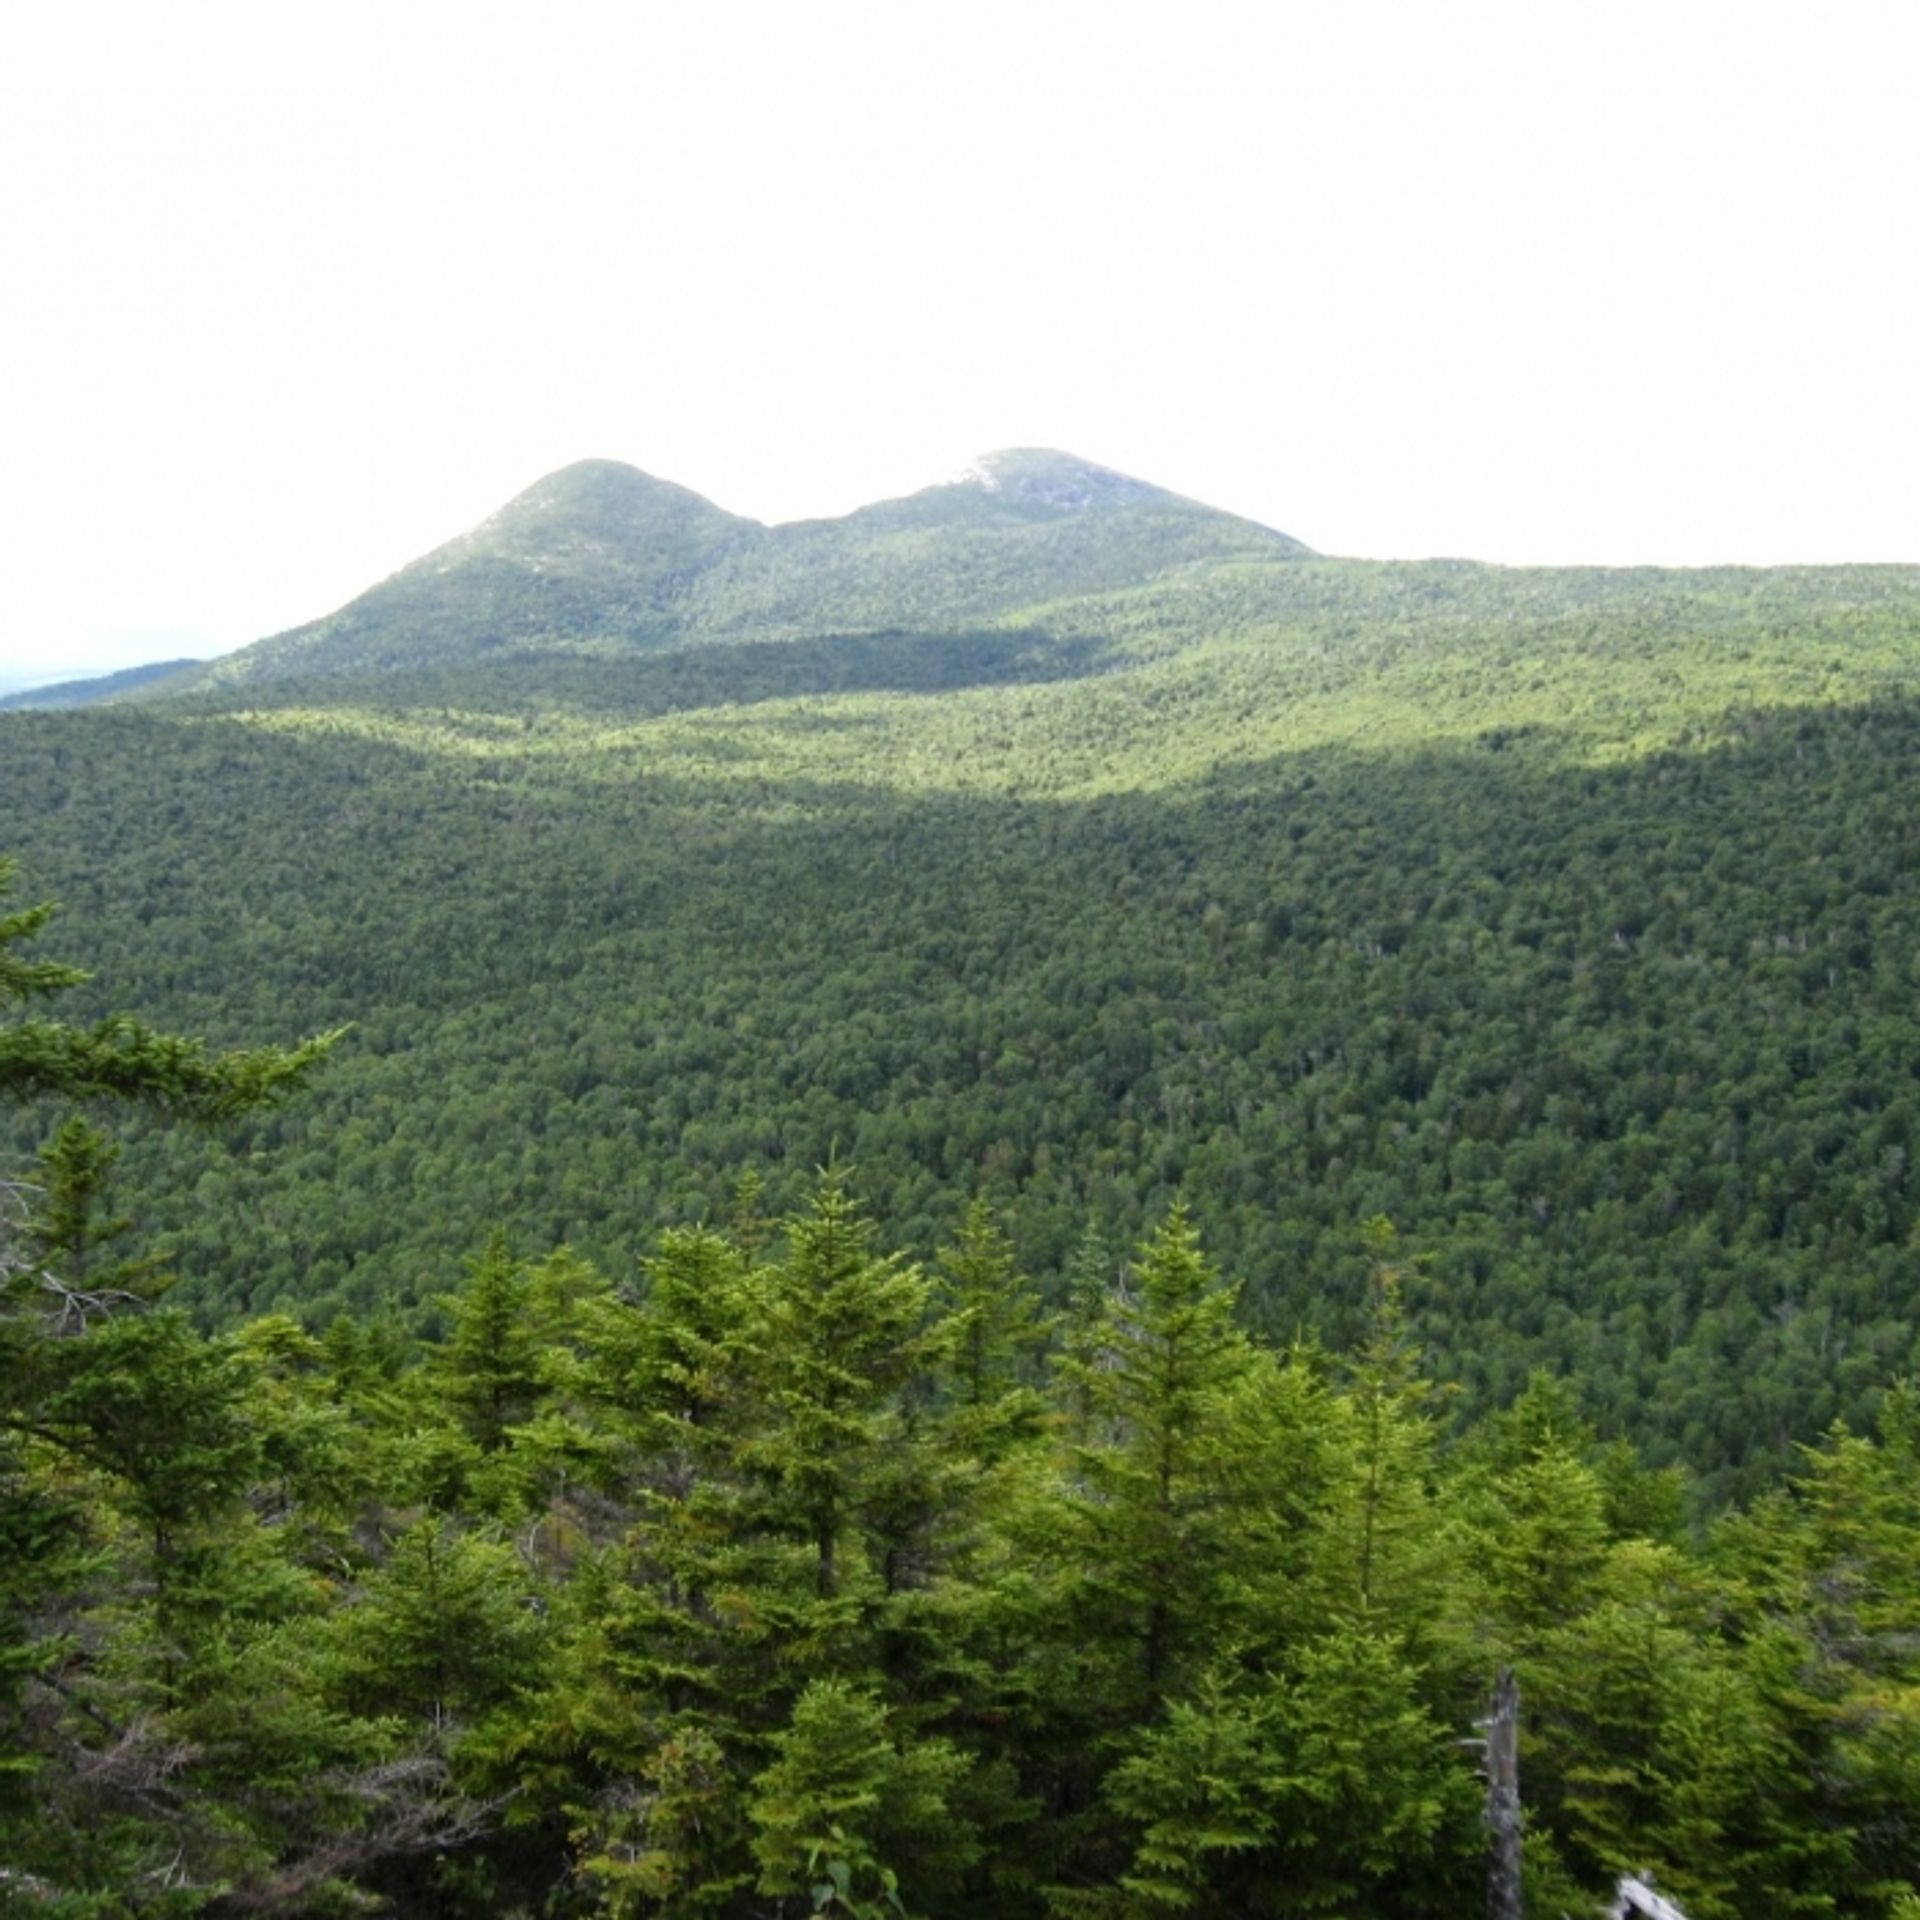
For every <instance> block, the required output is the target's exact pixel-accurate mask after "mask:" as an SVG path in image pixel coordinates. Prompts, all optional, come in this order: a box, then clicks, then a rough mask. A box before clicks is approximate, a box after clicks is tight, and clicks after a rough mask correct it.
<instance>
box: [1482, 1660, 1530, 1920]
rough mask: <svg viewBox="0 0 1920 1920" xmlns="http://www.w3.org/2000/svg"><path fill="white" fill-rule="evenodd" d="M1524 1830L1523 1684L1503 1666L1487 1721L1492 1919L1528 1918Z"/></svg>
mask: <svg viewBox="0 0 1920 1920" xmlns="http://www.w3.org/2000/svg"><path fill="white" fill-rule="evenodd" d="M1520 1827H1521V1813H1520V1683H1519V1682H1518V1681H1517V1680H1515V1679H1514V1677H1513V1669H1512V1668H1511V1667H1502V1668H1501V1669H1500V1677H1499V1678H1498V1679H1497V1680H1495V1681H1494V1683H1493V1713H1492V1715H1491V1717H1490V1718H1489V1719H1488V1721H1487V1920H1523V1917H1524V1912H1525V1907H1524V1898H1525V1896H1524V1895H1523V1893H1522V1891H1521V1886H1520Z"/></svg>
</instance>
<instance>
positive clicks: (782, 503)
mask: <svg viewBox="0 0 1920 1920" xmlns="http://www.w3.org/2000/svg"><path fill="white" fill-rule="evenodd" d="M1916 98H1920V5H1916V4H1915V3H1914V0H1889V3H1888V4H1872V3H1871V0H1858V3H1854V4H1849V0H1827V4H1825V5H1818V6H1816V5H1814V4H1812V3H1811V0H1808V3H1807V4H1803V5H1792V6H1786V5H1769V4H1765V3H1764V0H1759V3H1756V0H1733V3H1729V4H1706V3H1705V0H1660V4H1652V5H1637V4H1622V0H1605V3H1604V4H1602V3H1601V0H1587V3H1584V4H1580V5H1565V4H1556V3H1555V0H1524V4H1515V5H1494V4H1480V3H1479V0H1447V3H1446V4H1433V0H1410V3H1409V4H1405V5H1383V4H1367V3H1366V0H1328V3H1327V4H1292V3H1291V0H1244V3H1243V4H1231V5H1229V4H1206V3H1205V0H1181V4H1179V5H1177V6H1176V5H1175V4H1173V3H1172V0H1159V4H1155V5H1150V6H1149V5H1140V6H1129V5H1126V4H1117V3H1116V0H1102V3H1101V4H1090V5H1084V6H1083V5H1077V4H1059V3H1054V0H1022V3H1021V4H1017V5H998V4H993V3H992V0H964V4H949V3H948V0H890V3H889V4H884V5H853V4H835V3H833V0H776V3H775V4H767V5H746V4H729V3H728V0H688V3H686V4H682V3H681V0H661V3H659V4H645V3H644V0H633V3H630V4H625V5H610V4H609V5H569V4H564V0H541V4H539V5H538V6H535V5H531V4H528V5H514V6H497V5H486V4H482V3H481V0H459V4H451V5H438V4H408V3H407V0H380V4H377V5H364V6H363V5H357V4H351V3H350V0H327V3H326V4H324V5H320V4H310V3H301V0H283V3H278V4H273V3H270V4H262V3H261V0H247V4H245V5H236V6H231V7H228V6H220V5H209V4H195V0H168V4H165V5H155V4H153V3H152V0H140V3H139V4H137V5H115V4H91V5H90V4H85V0H69V3H68V4H62V5H40V6H32V7H27V6H21V7H16V8H13V9H11V10H9V12H8V14H7V17H6V20H5V22H4V25H0V368H3V369H4V372H0V396H4V397H3V398H0V516H3V517H0V527H4V529H5V533H4V539H5V549H6V556H7V557H6V562H5V565H4V567H0V676H3V675H8V674H14V673H23V672H27V671H43V672H50V671H54V670H57V669H61V668H66V669H70V670H79V669H83V668H84V669H99V668H107V667H113V666H119V665H124V664H127V663H130V662H132V661H136V660H140V659H147V658H155V657H160V656H163V655H167V654H172V653H181V652H188V653H194V652H209V651H214V650H218V649H223V648H226V647H231V646H235V645H238V644H240V643H242V642H244V641H246V640H249V639H252V638H255V637H257V636H258V635H260V634H263V633H267V632H271V631H275V630H277V629H279V628H282V627H286V626H289V625H293V624H295V623H297V622H299V621H302V620H305V619H309V618H312V617H314V616H315V615H318V614H320V613H322V612H325V611H327V610H329V609H330V608H331V607H333V606H335V605H337V604H338V603H340V602H341V601H343V600H345V599H347V598H349V597H350V596H351V595H353V594H354V593H356V592H357V591H359V589H360V588H362V587H363V586H366V585H368V584H370V583H371V582H372V581H373V580H375V579H377V578H379V577H381V576H383V575H384V574H386V573H389V572H391V571H392V570H393V569H394V568H395V567H397V566H399V565H401V564H402V563H404V562H405V561H406V560H408V559H410V558H411V557H413V556H414V555H415V554H417V553H419V552H420V551H422V550H423V549H425V548H427V547H429V546H432V545H434V544H436V543H437V542H438V541H440V540H442V539H444V538H447V537H448V536H450V535H452V534H454V533H456V532H458V531H459V530H461V529H462V528H463V527H465V526H467V525H469V524H471V523H472V522H473V521H475V520H477V519H479V518H481V517H482V516H484V515H485V514H486V513H488V512H490V511H491V510H492V509H493V508H494V507H495V506H497V505H498V504H500V502H501V501H502V500H504V499H505V498H507V497H508V496H509V495H511V494H513V493H515V492H517V491H518V490H519V489H520V488H521V487H523V486H525V485H527V484H528V483H530V482H531V481H532V480H534V479H535V478H537V477H538V476H539V475H540V474H541V473H543V472H546V471H548V470H550V469H552V468H553V467H556V466H559V465H562V464H564V463H565V462H567V461H569V460H573V459H577V458H580V457H582V456H586V455H605V456H609V457H612V458H616V459H622V460H629V461H632V462H634V463H635V464H636V465H639V466H642V467H644V468H646V469H647V470H648V471H650V472H653V473H656V474H659V475H662V476H663V477H666V478H669V479H674V480H678V481H681V482H683V483H684V484H686V485H689V486H692V487H695V488H697V489H699V490H700V491H701V492H703V493H706V494H708V495H709V496H710V497H712V498H713V499H715V500H717V501H719V502H720V503H721V504H722V505H724V506H726V507H729V508H731V509H733V510H735V511H737V512H743V513H749V514H753V515H756V516H758V517H760V518H762V519H788V518H794V517H798V516H805V515H813V514H828V513H838V512H843V511H845V510H847V509H849V508H851V507H853V506H856V505H858V504H860V503H861V502H863V501H866V500H870V499H875V498H880V497H884V496H887V495H889V494H897V493H901V492H907V491H910V490H912V489H913V488H914V487H916V486H920V485H923V484H927V483H930V482H932V481H934V480H937V479H940V478H942V477H943V476H945V475H946V474H948V473H949V472H951V471H953V470H954V469H957V468H958V467H960V466H961V465H963V464H964V463H965V462H966V461H967V460H968V459H969V458H970V457H971V456H972V455H974V454H977V453H980V452H983V451H986V450H988V449H991V448H995V447H1000V446H1008V445H1052V446H1061V447H1066V448H1069V449H1071V450H1073V451H1075V452H1077V453H1081V454H1084V455H1086V456H1088V457H1090V458H1093V459H1097V460H1101V461H1104V462H1106V463H1107V464H1109V465H1112V466H1117V467H1121V468H1123V469H1125V470H1127V471H1129V472H1132V473H1136V474H1139V475H1142V476H1143V477H1146V478H1150V479H1153V480H1155V481H1158V482H1160V483H1161V484H1163V485H1166V486H1170V487H1173V488H1175V489H1177V490H1178V491H1181V492H1184V493H1188V494H1192V495H1194V496H1196V497H1198V498H1201V499H1204V500H1209V501H1212V502H1214V503H1216V504H1218V505H1220V506H1224V507H1229V508H1232V509H1234V510H1235V511H1237V512H1240V513H1244V514H1248V515H1250V516H1252V517H1254V518H1257V519H1260V520H1264V521H1266V522H1268V523H1270V524H1272V525H1274V526H1278V527H1282V528H1284V529H1286V530H1287V531H1288V532H1290V533H1293V534H1296V535H1298V536H1299V537H1300V538H1302V539H1304V540H1306V541H1308V542H1310V543H1311V544H1312V545H1314V546H1316V547H1318V548H1320V549H1322V550H1323V551H1327V552H1333V553H1349V554H1369V555H1387V556H1395V555H1423V554H1434V553H1449V554H1467V555H1472V556H1475V557H1478V558H1484V559H1490V560H1500V561H1509V562H1531V561H1597V562H1609V563H1628V562H1643V561H1660V562H1681V563H1695V562H1699V563H1705V562H1712V561H1720V560H1742V561H1754V562H1777V561H1788V560H1809V561H1832V560H1853V559H1866V560H1904V561H1920V478H1917V477H1916V451H1917V450H1920V245H1916V241H1917V239H1920V111H1917V110H1916V106H1915V102H1916Z"/></svg>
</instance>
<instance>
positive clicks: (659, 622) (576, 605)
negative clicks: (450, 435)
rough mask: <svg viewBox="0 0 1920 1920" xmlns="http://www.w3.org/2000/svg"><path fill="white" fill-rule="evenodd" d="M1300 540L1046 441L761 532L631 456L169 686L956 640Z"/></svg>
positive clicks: (503, 511) (1280, 550) (519, 502)
mask: <svg viewBox="0 0 1920 1920" xmlns="http://www.w3.org/2000/svg"><path fill="white" fill-rule="evenodd" d="M1309 556H1310V550H1309V549H1308V548H1306V547H1305V546H1304V545H1303V544H1302V543H1301V542H1299V541H1297V540H1295V539H1293V538H1292V537H1291V536H1289V535H1287V534H1284V533H1281V532H1279V531H1277V530H1276V529H1273V528H1270V527H1263V526H1261V525H1259V524H1258V523H1257V522H1254V521H1250V520H1245V519H1242V518H1240V517H1239V516H1237V515H1234V514H1229V513H1226V512H1223V511H1222V510H1220V509H1218V508H1214V507H1210V506H1206V505H1204V504H1203V503H1200V502H1197V501H1192V500H1188V499H1185V498H1184V497H1182V496H1181V495H1178V494H1175V493H1170V492H1168V491H1167V490H1165V489H1164V488H1161V487H1157V486H1154V485H1153V484H1152V483H1150V482H1148V481H1144V480H1139V479H1136V478H1134V477H1133V476H1131V475H1128V474H1123V473H1120V472H1118V471H1117V470H1115V469H1113V468H1109V467H1103V466H1100V465H1098V464H1097V463H1095V462H1093V461H1088V460H1082V459H1080V458H1078V457H1077V456H1075V455H1072V454H1066V453H1061V452H1058V451H1056V450H1053V449H1048V448H1031V447H1029V448H1011V449H1006V450H1003V451H1001V452H999V453H994V454H988V455H985V456H983V457H982V458H981V459H980V460H978V461H976V462H974V463H973V464H972V465H971V466H970V467H969V468H968V469H966V470H965V471H964V472H963V473H962V474H961V475H960V476H958V477H956V478H954V479H952V480H949V481H946V482H943V483H940V484H937V485H935V486H931V487H926V488H922V489H920V490H919V491H917V492H915V493H911V494H907V495H903V496H901V497H900V498H897V499H892V500H882V501H876V502H873V503H871V504H869V505H867V506H863V507H858V508H856V509H854V510H853V511H852V512H851V513H847V514H844V515H840V516H837V517H833V518H827V519H817V520H798V521H787V522H781V523H776V524H771V525H769V524H765V523H762V522H760V521H757V520H752V519H748V518H746V517H744V516H742V515H739V514H734V513H731V512H729V511H728V510H727V509H725V508H723V507H720V506H718V505H716V504H715V503H714V502H712V501H710V500H708V499H706V498H705V497H704V496H702V495H700V494H698V493H695V492H693V491H692V490H691V489H690V488H686V487H682V486H680V485H678V484H677V483H675V482H673V481H670V480H663V479H660V478H658V477H657V476H655V475H652V474H649V473H646V472H644V471H643V470H642V469H640V468H638V467H633V466H630V465H628V464H626V463H624V462H620V461H613V460H605V459H589V460H581V461H575V462H573V463H572V464H570V465H568V466H565V467H561V468H558V469H556V470H555V471H554V472H552V473H549V474H546V475H544V476H542V477H541V478H540V479H539V480H536V481H535V482H534V483H533V484H532V485H531V486H529V487H527V488H525V489H523V490H522V491H521V492H520V493H518V494H516V495H514V496H513V498H512V499H511V500H509V501H507V502H506V503H505V504H504V505H503V506H501V507H500V508H499V509H497V510H496V511H495V512H494V513H492V514H490V515H488V516H487V518H486V519H484V520H482V521H480V522H479V523H478V524H477V525H475V526H473V527H471V528H469V529H467V530H466V531H465V532H464V533H461V534H457V535H455V536H454V537H453V538H452V539H451V540H448V541H445V542H443V543H442V544H441V545H439V546H437V547H435V548H433V549H431V550H430V551H429V552H427V553H425V554H423V555H421V556H420V557H419V558H418V559H416V560H413V561H411V562H409V563H408V564H407V565H406V566H404V567H402V568H400V569H399V570H398V571H397V572H396V573H394V574H391V575H389V576H388V578H386V579H385V580H383V581H380V582H378V583H376V584H375V585H374V586H372V587H369V588H368V589H367V590H366V591H365V592H364V593H361V594H359V595H357V596H356V597H355V598H354V599H352V600H350V601H348V602H347V603H346V604H345V605H344V606H342V607H339V608H336V609H335V610H334V611H333V612H331V613H329V614H326V615H323V616H322V617H321V618H319V619H317V620H313V621H309V622H307V623H305V624H303V625H301V626H298V627H294V628H290V629H287V630H286V631H284V632H282V633H278V634H272V635H269V636H267V637H266V638H264V639H262V640H258V641H256V642H254V643H253V644H252V645H251V646H249V647H244V648H242V649H241V650H240V651H239V652H237V653H233V654H229V655H226V656H225V657H224V658H222V659H221V660H219V661H217V662H214V663H211V664H210V665H209V666H207V667H205V668H203V669H201V670H199V671H198V672H195V673H192V674H189V675H185V676H182V677H179V678H175V679H171V680H169V682H168V683H167V685H166V687H165V689H164V692H165V693H167V694H173V693H177V692H182V691H194V690H221V691H226V690H229V689H232V688H235V687H238V686H240V685H244V684H249V683H252V682H256V681H261V680H271V679H281V678H287V677H310V676H321V677H325V676H329V675H332V674H336V673H343V672H346V673H361V672H374V673H380V672H387V671H392V670H395V669H399V668H417V667H438V666H446V665H452V664H455V663H457V662H459V661H461V660H463V659H478V658H487V657H494V656H498V655H500V654H503V653H517V652H527V651H533V652H548V651H557V652H583V651H584V652H595V651H608V652H627V651H632V650H635V649H638V650H642V651H651V650H654V649H657V648H661V647H668V646H674V645H678V644H682V643H686V642H696V641H700V640H705V639H727V640H738V639H742V638H747V637H752V638H757V639H782V638H802V637H806V638H818V637H822V636H824V635H827V634H831V633H834V632H874V631H880V630H896V629H906V630H925V631H951V630H954V629H955V628H959V627H972V626H978V625H981V624H989V623H993V622H996V621H1000V620H1004V619H1006V618H1007V617H1008V616H1010V615H1013V614H1015V613H1017V612H1018V611H1019V610H1020V609H1021V608H1023V607H1026V606H1031V605H1040V604H1045V603H1048V602H1052V601H1056V600H1060V599H1063V598H1073V597H1076V596H1080V595H1086V594H1094V593H1101V592H1108V591H1112V590H1115V589H1123V588H1128V587H1134V586H1141V585H1145V584H1148V583H1150V582H1152V581H1155V580H1157V579H1159V578H1161V577H1163V576H1165V575H1166V574H1168V573H1170V572H1173V571H1177V570H1178V569H1181V568H1184V567H1190V566H1193V565H1195V564H1201V563H1211V562H1217V561H1223V560H1241V561H1244V560H1255V561H1262V562H1272V561H1292V560H1297V559H1301V558H1305V557H1309Z"/></svg>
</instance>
